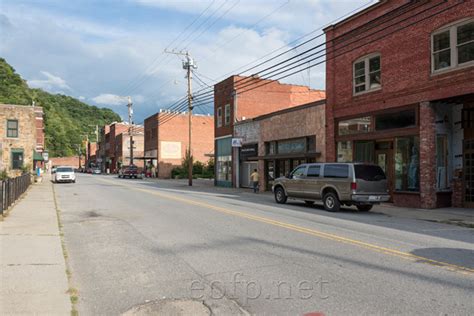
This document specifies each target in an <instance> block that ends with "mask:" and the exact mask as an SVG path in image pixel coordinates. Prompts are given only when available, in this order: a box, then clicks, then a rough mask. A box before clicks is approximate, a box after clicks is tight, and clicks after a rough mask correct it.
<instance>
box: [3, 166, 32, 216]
mask: <svg viewBox="0 0 474 316" xmlns="http://www.w3.org/2000/svg"><path fill="white" fill-rule="evenodd" d="M0 184H1V190H0V215H3V212H4V211H6V210H7V209H8V208H9V207H10V206H11V205H12V204H13V203H15V201H16V200H18V199H19V198H20V196H21V195H22V194H23V193H25V191H26V190H27V189H28V187H29V186H30V185H31V175H30V174H29V173H26V174H24V175H21V176H19V177H16V178H10V179H6V180H1V181H0Z"/></svg>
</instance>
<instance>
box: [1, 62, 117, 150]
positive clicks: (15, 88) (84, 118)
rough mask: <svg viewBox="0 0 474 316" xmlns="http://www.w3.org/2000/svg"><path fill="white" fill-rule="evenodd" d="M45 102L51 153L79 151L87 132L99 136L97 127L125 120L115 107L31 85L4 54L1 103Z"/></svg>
mask: <svg viewBox="0 0 474 316" xmlns="http://www.w3.org/2000/svg"><path fill="white" fill-rule="evenodd" d="M33 101H34V102H35V104H36V105H38V106H42V107H43V109H44V113H45V117H44V124H45V142H46V149H47V150H48V151H49V155H50V156H51V157H57V156H72V155H76V154H77V145H78V144H81V142H82V140H83V139H84V135H89V138H90V139H95V134H94V131H95V128H94V127H93V126H91V125H95V124H97V125H99V126H102V125H105V124H110V123H111V122H114V121H121V119H120V116H118V115H117V114H116V113H115V112H114V111H112V110H110V109H106V108H98V107H96V106H91V105H88V104H86V103H84V102H81V101H79V100H77V99H75V98H73V97H69V96H66V95H61V94H51V93H48V92H45V91H43V90H41V89H31V88H29V87H28V85H27V83H26V81H25V80H23V79H22V78H21V77H20V76H19V75H18V74H17V73H16V72H15V69H13V67H11V66H10V65H9V64H8V63H7V62H6V61H5V59H3V58H0V103H6V104H19V105H31V104H32V102H33Z"/></svg>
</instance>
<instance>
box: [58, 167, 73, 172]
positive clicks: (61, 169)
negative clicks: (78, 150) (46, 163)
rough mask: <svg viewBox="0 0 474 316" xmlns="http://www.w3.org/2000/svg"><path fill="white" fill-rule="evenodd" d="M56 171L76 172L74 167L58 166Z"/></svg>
mask: <svg viewBox="0 0 474 316" xmlns="http://www.w3.org/2000/svg"><path fill="white" fill-rule="evenodd" d="M56 172H74V170H72V168H58V169H56Z"/></svg>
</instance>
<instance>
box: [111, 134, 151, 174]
mask: <svg viewBox="0 0 474 316" xmlns="http://www.w3.org/2000/svg"><path fill="white" fill-rule="evenodd" d="M132 134H133V157H134V159H133V164H134V165H136V166H137V167H139V168H141V169H143V168H144V166H145V160H144V158H143V156H144V153H145V150H144V149H145V136H144V128H143V127H141V126H135V127H134V128H133V130H132ZM115 156H116V159H117V164H118V166H117V167H118V168H120V167H121V166H128V165H130V134H129V133H128V132H123V133H120V134H118V135H117V136H116V137H115Z"/></svg>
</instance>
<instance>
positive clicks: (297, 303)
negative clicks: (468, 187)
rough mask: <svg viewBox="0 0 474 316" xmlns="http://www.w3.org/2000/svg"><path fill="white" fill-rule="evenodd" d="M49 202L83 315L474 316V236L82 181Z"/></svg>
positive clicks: (224, 196) (207, 193)
mask: <svg viewBox="0 0 474 316" xmlns="http://www.w3.org/2000/svg"><path fill="white" fill-rule="evenodd" d="M55 192H56V193H55V194H56V197H57V201H58V206H59V209H60V210H61V219H62V224H63V225H64V228H63V229H64V235H65V241H66V247H67V250H68V254H69V262H70V265H71V268H72V280H73V283H74V286H75V287H76V288H77V289H78V291H79V303H78V310H79V313H80V314H83V315H92V314H120V313H123V312H125V311H127V310H129V309H130V308H132V307H134V306H137V305H139V304H143V303H145V302H150V301H152V302H153V301H155V300H161V299H163V298H174V299H197V300H202V301H204V302H205V304H206V305H207V306H209V307H211V308H212V309H213V311H214V312H215V313H216V314H237V313H239V312H241V310H240V308H241V309H243V310H245V311H247V312H249V313H251V314H268V315H270V314H292V315H293V314H300V315H302V314H305V313H311V312H319V313H323V314H325V315H347V314H372V315H374V314H377V315H381V314H405V315H433V314H436V315H440V314H449V315H450V314H455V315H469V314H471V315H472V314H473V313H474V300H473V297H474V230H473V229H468V228H462V227H457V226H451V225H444V224H438V223H429V222H424V221H418V220H410V219H401V218H396V217H388V216H385V215H382V214H377V213H376V212H370V213H358V212H355V211H351V210H345V211H342V212H340V213H335V214H333V213H327V212H325V211H324V210H322V209H321V208H320V207H307V206H303V205H302V204H301V203H298V202H294V203H290V204H287V205H284V206H282V205H277V204H275V203H274V202H273V201H272V200H271V196H269V195H263V194H262V195H254V194H253V193H250V192H248V193H242V192H238V193H235V192H234V193H233V191H231V190H220V189H214V188H204V187H203V188H192V189H189V188H187V187H186V186H184V185H182V184H179V183H178V184H177V182H175V181H168V182H167V181H159V182H152V181H150V180H124V179H118V178H116V177H112V176H98V175H97V176H96V175H94V176H93V175H80V176H79V177H78V181H77V183H76V184H56V185H55Z"/></svg>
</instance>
